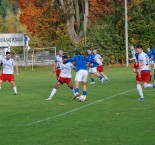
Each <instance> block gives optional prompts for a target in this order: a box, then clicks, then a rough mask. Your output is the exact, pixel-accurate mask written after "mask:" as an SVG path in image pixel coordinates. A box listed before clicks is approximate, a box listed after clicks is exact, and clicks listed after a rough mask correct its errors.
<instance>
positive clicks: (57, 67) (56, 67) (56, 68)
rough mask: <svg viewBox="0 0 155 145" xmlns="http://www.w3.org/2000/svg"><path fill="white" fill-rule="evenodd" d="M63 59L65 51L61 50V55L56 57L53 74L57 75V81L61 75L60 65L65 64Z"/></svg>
mask: <svg viewBox="0 0 155 145" xmlns="http://www.w3.org/2000/svg"><path fill="white" fill-rule="evenodd" d="M62 57H63V51H62V50H60V51H59V54H58V55H57V56H56V57H55V63H54V68H53V72H55V73H56V78H57V80H58V79H59V75H60V63H62V62H63V60H62Z"/></svg>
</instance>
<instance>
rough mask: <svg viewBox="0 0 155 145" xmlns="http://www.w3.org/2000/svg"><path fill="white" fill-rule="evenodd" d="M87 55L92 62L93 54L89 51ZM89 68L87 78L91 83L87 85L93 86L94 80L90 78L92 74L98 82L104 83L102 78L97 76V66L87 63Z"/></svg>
mask: <svg viewBox="0 0 155 145" xmlns="http://www.w3.org/2000/svg"><path fill="white" fill-rule="evenodd" d="M87 54H88V58H89V59H92V60H94V57H95V56H94V54H93V53H92V52H91V50H90V49H88V50H87ZM89 65H90V68H89V76H90V78H91V83H89V84H95V80H94V78H93V76H92V74H94V75H95V76H97V77H98V78H99V80H100V81H101V82H104V79H103V78H102V76H101V75H100V74H99V72H98V71H97V65H96V64H94V63H89Z"/></svg>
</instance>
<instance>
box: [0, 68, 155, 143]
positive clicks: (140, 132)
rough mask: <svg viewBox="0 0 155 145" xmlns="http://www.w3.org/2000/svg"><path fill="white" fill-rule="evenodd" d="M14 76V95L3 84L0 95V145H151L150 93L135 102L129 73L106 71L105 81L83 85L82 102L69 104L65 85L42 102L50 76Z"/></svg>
mask: <svg viewBox="0 0 155 145" xmlns="http://www.w3.org/2000/svg"><path fill="white" fill-rule="evenodd" d="M20 70H21V71H20V76H18V77H16V84H17V86H18V93H19V95H18V96H14V95H13V90H12V88H11V86H10V84H9V83H3V88H2V91H0V145H155V115H154V112H155V89H148V90H145V91H144V94H145V100H144V101H138V100H137V98H138V97H139V96H138V93H137V91H136V89H135V74H133V73H132V68H107V69H106V70H105V73H106V74H107V75H108V77H109V78H110V81H109V82H108V83H103V84H102V83H100V82H99V81H98V78H95V81H96V84H95V85H89V84H88V85H87V86H88V96H87V101H86V102H78V101H76V100H74V101H72V100H71V98H72V94H71V91H70V90H69V89H68V87H67V86H66V85H63V86H61V87H60V88H59V90H58V91H57V93H56V95H55V96H54V99H53V100H52V101H51V102H50V101H46V100H45V99H46V98H47V97H48V96H49V94H50V92H51V90H52V88H53V87H54V85H55V82H56V80H55V77H54V76H52V77H51V76H50V71H51V70H50V69H49V68H40V69H39V68H37V69H35V70H34V71H33V72H32V71H31V70H30V69H29V68H26V69H24V68H22V69H20ZM73 76H74V73H73ZM73 78H74V77H73ZM89 81H90V79H89V78H88V83H89ZM80 91H81V89H80Z"/></svg>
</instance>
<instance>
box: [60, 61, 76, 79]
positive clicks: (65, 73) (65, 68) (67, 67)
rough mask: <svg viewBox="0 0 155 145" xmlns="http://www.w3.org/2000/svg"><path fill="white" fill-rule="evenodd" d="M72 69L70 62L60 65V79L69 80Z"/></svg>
mask: <svg viewBox="0 0 155 145" xmlns="http://www.w3.org/2000/svg"><path fill="white" fill-rule="evenodd" d="M73 68H74V65H73V64H72V63H71V62H68V63H66V64H60V70H61V72H60V77H63V78H71V77H72V75H71V70H72V69H73Z"/></svg>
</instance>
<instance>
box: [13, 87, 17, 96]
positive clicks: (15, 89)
mask: <svg viewBox="0 0 155 145" xmlns="http://www.w3.org/2000/svg"><path fill="white" fill-rule="evenodd" d="M13 90H14V92H15V94H16V95H17V88H16V87H13Z"/></svg>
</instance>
